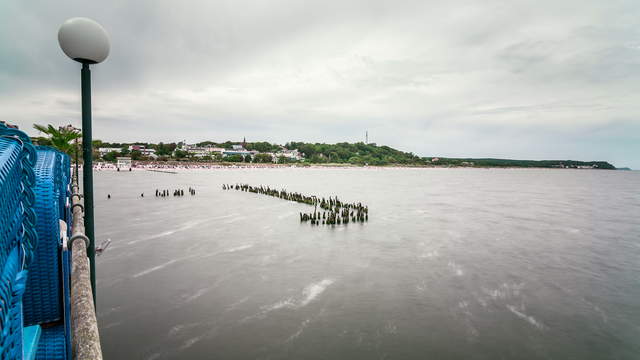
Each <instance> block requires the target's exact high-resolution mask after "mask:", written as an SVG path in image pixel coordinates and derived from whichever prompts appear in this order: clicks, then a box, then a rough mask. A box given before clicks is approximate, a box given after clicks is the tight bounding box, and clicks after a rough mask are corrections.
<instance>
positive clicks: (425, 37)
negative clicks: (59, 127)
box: [0, 0, 640, 167]
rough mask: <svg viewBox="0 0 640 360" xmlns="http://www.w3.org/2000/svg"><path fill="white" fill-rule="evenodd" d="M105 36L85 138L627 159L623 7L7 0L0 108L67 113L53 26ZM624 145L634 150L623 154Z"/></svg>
mask: <svg viewBox="0 0 640 360" xmlns="http://www.w3.org/2000/svg"><path fill="white" fill-rule="evenodd" d="M73 16H88V17H92V18H94V19H96V20H97V21H99V22H100V23H101V24H102V25H103V26H104V27H105V28H106V29H107V30H108V31H109V33H110V35H111V39H112V52H111V54H110V57H109V58H108V59H107V61H106V62H105V63H103V64H100V65H98V66H94V67H93V70H92V75H93V96H94V98H93V103H94V123H95V125H94V134H95V135H94V136H95V137H97V138H101V139H103V140H110V141H134V140H148V141H165V142H166V141H179V140H182V139H186V140H187V141H197V140H205V139H211V140H220V141H222V140H227V139H241V138H242V137H244V136H246V137H247V139H248V140H267V141H274V142H280V143H284V142H286V141H289V140H303V141H319V142H336V141H362V140H363V135H364V132H365V130H369V135H370V139H371V140H372V141H375V142H377V143H379V144H387V145H389V146H393V147H397V148H400V149H403V150H406V151H412V152H414V153H417V154H421V155H425V156H427V155H440V156H468V157H472V156H473V157H509V158H528V159H540V158H574V159H584V160H591V159H598V160H611V161H613V162H615V163H616V165H619V166H628V165H630V166H633V167H640V163H639V162H638V161H640V160H638V159H637V154H639V153H640V142H638V141H637V140H638V138H637V135H635V134H637V133H638V132H637V130H638V128H639V127H640V125H639V123H640V109H639V108H638V107H637V105H636V103H637V99H636V96H635V94H636V93H637V90H638V87H639V86H640V81H639V80H640V66H638V65H640V26H638V25H640V24H638V22H639V21H640V20H638V19H640V4H637V3H636V2H633V1H621V2H615V3H611V2H602V1H597V0H588V1H562V2H557V1H551V0H545V1H522V0H518V1H510V2H503V1H482V2H478V1H457V2H455V3H443V2H436V1H364V0H354V1H348V2H347V1H329V0H326V1H313V2H300V1H293V0H290V1H249V0H244V1H243V0H238V1H229V0H226V1H191V2H188V3H181V4H176V3H175V2H171V1H150V0H147V1H136V2H128V1H115V2H82V1H71V2H65V3H60V4H59V3H56V4H51V3H49V2H45V1H29V2H18V1H9V2H3V3H2V4H0V44H1V46H0V65H1V66H0V117H2V118H3V119H5V120H8V121H13V122H16V123H18V124H19V125H20V126H21V128H23V129H30V128H31V124H32V123H34V122H37V123H53V124H63V123H68V122H72V123H74V124H76V125H79V122H80V107H79V71H78V70H79V65H77V64H75V63H73V62H72V61H70V60H68V59H67V58H66V57H65V56H64V55H63V54H62V52H61V51H60V49H59V48H58V44H57V40H56V34H57V29H58V27H59V25H60V24H61V23H62V22H63V21H64V20H66V19H67V18H69V17H73ZM633 155H636V156H633Z"/></svg>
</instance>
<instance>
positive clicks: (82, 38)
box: [58, 17, 110, 304]
mask: <svg viewBox="0 0 640 360" xmlns="http://www.w3.org/2000/svg"><path fill="white" fill-rule="evenodd" d="M58 43H60V48H62V51H64V53H65V54H66V55H67V56H68V57H70V58H71V59H73V60H75V61H77V62H79V63H81V64H82V70H81V72H80V77H81V86H82V160H83V166H82V187H83V191H84V216H85V218H84V220H85V221H84V226H85V231H86V235H87V237H88V238H89V248H88V249H87V256H88V257H89V264H90V269H91V288H92V290H93V303H94V304H95V303H96V239H95V231H94V230H95V229H94V222H93V158H92V156H93V149H92V138H91V71H90V70H89V65H91V64H97V63H100V62H102V61H104V60H105V59H106V58H107V56H108V55H109V49H110V45H109V35H108V34H107V32H106V31H105V30H104V28H103V27H102V26H100V24H98V23H97V22H95V21H93V20H91V19H87V18H81V17H78V18H72V19H69V20H67V21H65V22H64V23H63V24H62V25H61V26H60V30H58Z"/></svg>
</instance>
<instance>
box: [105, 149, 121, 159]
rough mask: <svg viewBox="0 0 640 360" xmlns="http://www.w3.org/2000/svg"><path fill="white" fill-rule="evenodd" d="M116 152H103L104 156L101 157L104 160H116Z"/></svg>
mask: <svg viewBox="0 0 640 360" xmlns="http://www.w3.org/2000/svg"><path fill="white" fill-rule="evenodd" d="M118 155H119V154H118V152H116V151H110V152H108V153H106V154H104V156H103V157H102V159H103V160H104V161H116V158H117V157H118Z"/></svg>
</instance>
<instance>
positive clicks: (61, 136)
mask: <svg viewBox="0 0 640 360" xmlns="http://www.w3.org/2000/svg"><path fill="white" fill-rule="evenodd" d="M33 128H34V129H36V130H38V131H40V132H43V133H44V134H46V135H48V136H49V140H50V141H51V145H52V146H53V147H54V148H56V149H58V150H60V151H62V152H64V153H66V154H69V155H71V150H73V145H72V144H71V141H73V140H75V139H78V138H80V137H81V136H82V134H81V133H80V132H79V131H77V130H75V129H73V128H66V127H61V128H58V129H56V128H54V127H53V126H52V125H51V124H49V125H48V126H44V125H40V124H33Z"/></svg>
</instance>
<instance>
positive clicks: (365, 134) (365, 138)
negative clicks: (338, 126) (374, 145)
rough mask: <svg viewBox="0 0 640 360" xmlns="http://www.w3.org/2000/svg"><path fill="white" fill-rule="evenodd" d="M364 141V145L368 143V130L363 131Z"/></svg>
mask: <svg viewBox="0 0 640 360" xmlns="http://www.w3.org/2000/svg"><path fill="white" fill-rule="evenodd" d="M364 143H365V145H366V144H368V143H369V130H367V131H365V133H364Z"/></svg>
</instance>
